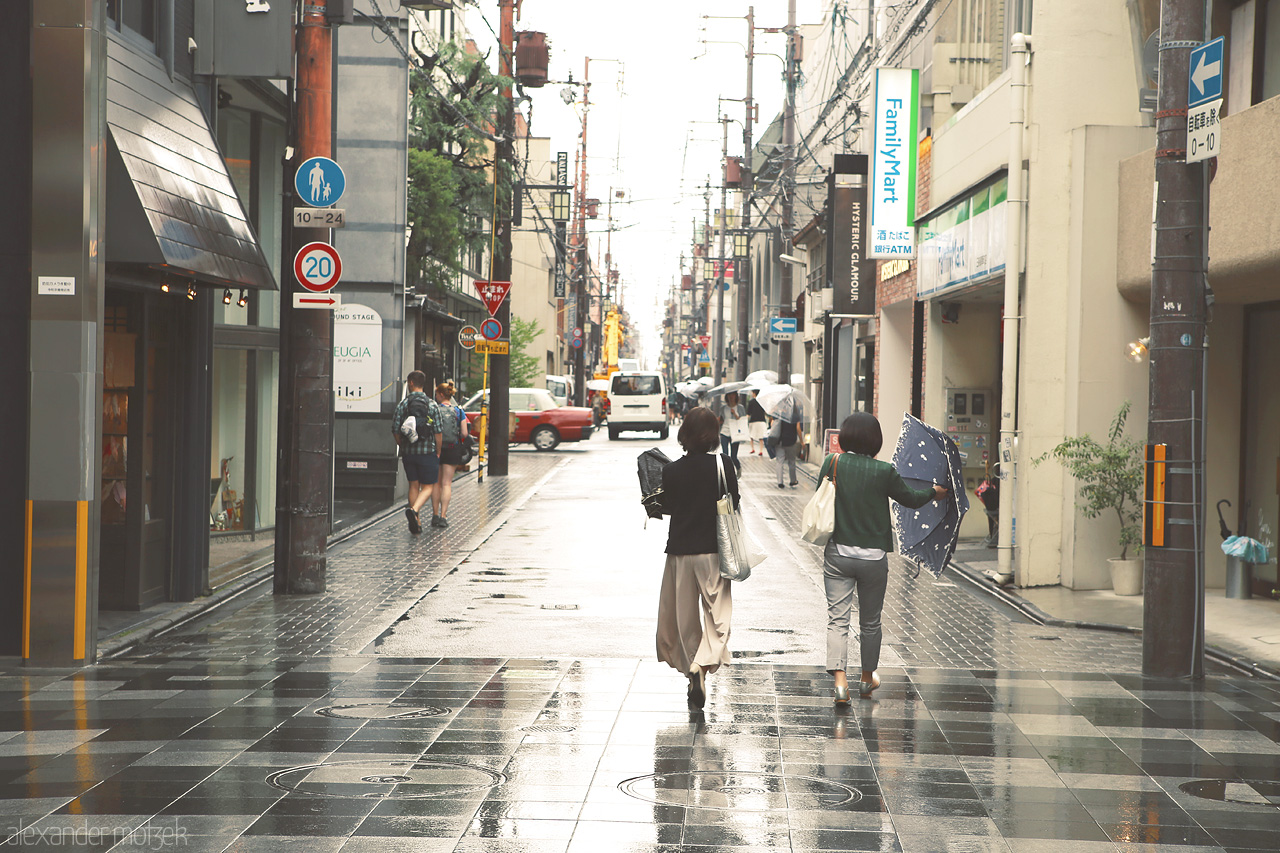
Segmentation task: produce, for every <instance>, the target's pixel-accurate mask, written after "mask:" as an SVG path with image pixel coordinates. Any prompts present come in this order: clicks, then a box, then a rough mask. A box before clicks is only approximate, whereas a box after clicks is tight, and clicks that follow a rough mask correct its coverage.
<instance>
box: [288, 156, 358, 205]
mask: <svg viewBox="0 0 1280 853" xmlns="http://www.w3.org/2000/svg"><path fill="white" fill-rule="evenodd" d="M293 186H294V189H296V190H297V191H298V198H299V199H301V200H302V201H304V202H306V203H307V204H309V205H311V206H312V207H328V206H329V205H331V204H337V203H338V199H340V198H342V194H343V192H345V191H346V189H347V176H346V175H344V174H343V173H342V167H341V166H339V165H338V164H337V163H335V162H333V161H332V160H330V159H329V158H328V157H312V158H310V159H309V160H304V161H303V162H302V165H301V166H299V167H298V174H296V175H294V178H293Z"/></svg>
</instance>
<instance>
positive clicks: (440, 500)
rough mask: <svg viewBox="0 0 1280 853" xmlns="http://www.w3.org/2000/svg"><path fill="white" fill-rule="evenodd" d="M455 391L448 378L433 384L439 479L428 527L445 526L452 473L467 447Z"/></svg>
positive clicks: (465, 425)
mask: <svg viewBox="0 0 1280 853" xmlns="http://www.w3.org/2000/svg"><path fill="white" fill-rule="evenodd" d="M456 393H457V388H456V387H454V384H453V380H452V379H446V380H445V381H444V382H441V383H440V384H439V385H437V386H436V407H437V409H438V410H439V412H440V418H439V420H438V421H437V422H436V423H437V425H438V426H439V428H440V479H438V480H436V487H435V489H433V490H432V492H431V526H432V527H448V526H449V520H448V519H447V518H445V516H446V515H447V514H448V513H449V498H450V497H451V496H452V495H453V475H454V473H455V472H456V471H457V470H458V468H460V467H461V466H462V459H463V451H464V450H465V449H466V446H467V436H468V433H469V430H468V428H467V427H468V424H467V415H466V413H465V412H463V411H462V407H461V406H459V405H458V404H457V403H455V402H453V395H454V394H456Z"/></svg>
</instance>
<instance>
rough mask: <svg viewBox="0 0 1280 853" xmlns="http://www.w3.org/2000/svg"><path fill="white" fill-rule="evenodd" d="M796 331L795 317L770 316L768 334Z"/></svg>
mask: <svg viewBox="0 0 1280 853" xmlns="http://www.w3.org/2000/svg"><path fill="white" fill-rule="evenodd" d="M795 333H796V318H795V317H770V318H769V334H770V335H794V334H795Z"/></svg>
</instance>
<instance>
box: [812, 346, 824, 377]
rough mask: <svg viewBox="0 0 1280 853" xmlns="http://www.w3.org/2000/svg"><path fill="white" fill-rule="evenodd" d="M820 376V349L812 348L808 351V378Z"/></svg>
mask: <svg viewBox="0 0 1280 853" xmlns="http://www.w3.org/2000/svg"><path fill="white" fill-rule="evenodd" d="M821 378H822V350H814V351H813V352H811V353H809V380H810V381H814V380H818V379H821Z"/></svg>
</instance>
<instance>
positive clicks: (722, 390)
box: [707, 382, 752, 397]
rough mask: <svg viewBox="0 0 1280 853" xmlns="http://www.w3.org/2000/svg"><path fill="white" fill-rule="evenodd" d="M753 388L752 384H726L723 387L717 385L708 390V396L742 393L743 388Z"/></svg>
mask: <svg viewBox="0 0 1280 853" xmlns="http://www.w3.org/2000/svg"><path fill="white" fill-rule="evenodd" d="M750 387H752V385H751V383H750V382H726V383H724V384H723V385H717V386H716V387H714V388H708V389H707V396H708V397H710V396H712V395H714V394H728V393H729V392H730V391H741V390H742V389H743V388H750Z"/></svg>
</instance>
